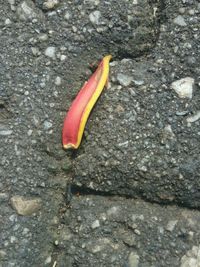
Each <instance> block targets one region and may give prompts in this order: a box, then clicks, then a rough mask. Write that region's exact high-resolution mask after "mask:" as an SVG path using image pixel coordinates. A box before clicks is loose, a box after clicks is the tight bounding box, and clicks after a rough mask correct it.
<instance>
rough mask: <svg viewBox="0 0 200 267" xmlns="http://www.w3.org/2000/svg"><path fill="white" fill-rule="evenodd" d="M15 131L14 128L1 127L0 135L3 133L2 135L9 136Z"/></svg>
mask: <svg viewBox="0 0 200 267" xmlns="http://www.w3.org/2000/svg"><path fill="white" fill-rule="evenodd" d="M12 132H13V131H12V130H6V129H5V130H3V129H2V130H1V129H0V135H2V136H7V135H11V133H12Z"/></svg>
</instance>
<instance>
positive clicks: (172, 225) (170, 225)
mask: <svg viewBox="0 0 200 267" xmlns="http://www.w3.org/2000/svg"><path fill="white" fill-rule="evenodd" d="M177 222H178V220H172V221H169V222H168V224H167V226H166V229H167V231H169V232H172V231H173V230H174V228H175V226H176V224H177Z"/></svg>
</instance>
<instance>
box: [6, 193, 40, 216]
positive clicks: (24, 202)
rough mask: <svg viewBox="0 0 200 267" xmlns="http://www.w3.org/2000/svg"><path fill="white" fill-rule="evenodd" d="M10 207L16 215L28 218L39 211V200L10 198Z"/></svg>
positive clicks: (19, 197) (18, 197)
mask: <svg viewBox="0 0 200 267" xmlns="http://www.w3.org/2000/svg"><path fill="white" fill-rule="evenodd" d="M11 205H12V207H13V209H15V210H16V212H17V213H18V214H20V215H24V216H28V215H32V214H33V213H35V212H36V211H38V210H39V209H40V207H41V200H40V199H39V198H35V199H25V198H24V197H21V196H13V197H12V198H11Z"/></svg>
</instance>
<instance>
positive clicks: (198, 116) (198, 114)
mask: <svg viewBox="0 0 200 267" xmlns="http://www.w3.org/2000/svg"><path fill="white" fill-rule="evenodd" d="M199 119H200V110H199V111H197V112H196V113H195V114H194V115H192V116H190V117H188V118H187V119H186V121H187V122H189V123H190V122H195V121H197V120H199Z"/></svg>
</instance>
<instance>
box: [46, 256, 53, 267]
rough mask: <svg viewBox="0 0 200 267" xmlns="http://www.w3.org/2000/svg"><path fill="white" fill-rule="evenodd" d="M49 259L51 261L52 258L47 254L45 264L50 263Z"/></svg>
mask: <svg viewBox="0 0 200 267" xmlns="http://www.w3.org/2000/svg"><path fill="white" fill-rule="evenodd" d="M51 261H52V258H51V256H49V257H47V258H46V260H45V263H44V264H45V265H47V264H49V263H51Z"/></svg>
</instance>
